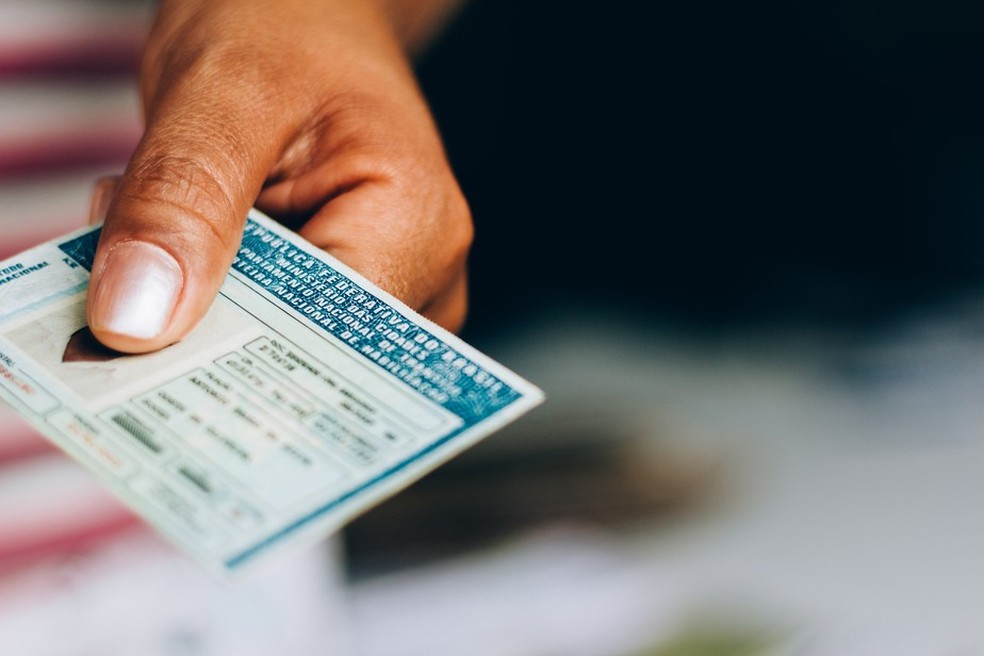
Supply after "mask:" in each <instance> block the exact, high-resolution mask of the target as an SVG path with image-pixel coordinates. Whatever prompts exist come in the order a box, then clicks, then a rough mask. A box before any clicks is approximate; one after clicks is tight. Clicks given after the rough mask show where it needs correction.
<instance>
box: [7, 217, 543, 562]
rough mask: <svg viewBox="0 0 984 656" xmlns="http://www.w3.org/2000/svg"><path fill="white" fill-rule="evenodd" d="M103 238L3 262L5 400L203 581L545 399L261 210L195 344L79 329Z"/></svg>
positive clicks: (334, 522) (328, 521)
mask: <svg viewBox="0 0 984 656" xmlns="http://www.w3.org/2000/svg"><path fill="white" fill-rule="evenodd" d="M98 238H99V229H98V228H95V229H89V230H85V231H81V232H78V233H75V234H72V235H68V236H66V237H64V238H61V239H57V240H54V241H52V242H48V243H45V244H42V245H41V246H38V247H36V248H33V249H31V250H29V251H26V252H24V253H22V254H20V255H18V256H16V257H13V258H11V259H9V260H6V261H5V262H2V263H0V398H3V399H4V400H5V401H7V402H8V403H9V404H10V405H11V406H13V407H14V408H15V409H16V410H17V411H18V412H19V413H20V414H21V415H23V416H24V417H25V418H26V419H27V420H28V421H29V422H30V423H31V424H33V425H34V426H35V427H36V428H37V429H39V430H40V431H41V432H42V433H43V434H44V435H46V436H47V437H48V438H50V439H51V440H52V441H53V442H54V443H55V444H56V445H58V446H59V447H60V448H61V449H63V450H64V451H65V452H66V453H68V454H69V455H70V456H72V457H73V458H75V459H76V460H77V461H78V462H80V463H81V464H82V465H84V466H85V467H87V468H89V469H90V470H91V471H92V472H93V473H94V474H95V475H96V476H98V477H99V479H100V480H102V482H103V483H105V484H106V485H107V486H108V487H109V488H110V489H111V490H113V491H114V492H115V493H116V494H117V495H118V496H119V497H120V499H122V500H123V501H124V502H125V503H126V504H128V505H129V506H130V507H131V508H132V509H134V510H135V511H136V512H137V513H138V514H140V515H141V516H142V517H143V518H145V519H146V520H147V521H148V522H149V523H150V524H152V525H153V526H154V527H155V528H156V529H157V530H158V531H159V532H161V533H162V534H163V535H165V536H166V537H168V538H170V539H171V540H172V541H173V542H175V543H176V544H177V545H179V546H180V547H181V548H182V549H183V550H185V551H186V552H187V553H189V554H190V555H191V556H193V557H194V558H195V559H196V560H198V561H199V562H201V563H202V564H203V565H205V566H206V567H207V568H209V569H210V570H212V571H214V572H216V573H218V574H220V575H226V574H231V573H234V572H239V571H242V570H244V569H247V568H248V567H249V566H251V565H253V564H254V563H256V562H258V561H260V560H262V558H263V557H264V556H266V555H267V554H270V553H272V552H275V551H278V550H280V549H283V548H285V547H286V546H287V545H298V544H302V543H310V542H313V541H315V540H318V539H320V538H323V537H325V536H326V535H328V534H329V533H330V532H332V531H334V530H336V529H338V528H340V527H341V526H342V525H344V524H345V523H346V522H347V521H349V520H351V519H352V518H354V517H355V516H357V515H358V514H360V513H361V512H363V511H365V510H367V509H368V508H369V507H370V506H372V505H375V504H376V503H378V502H379V501H381V500H382V499H384V498H386V497H387V496H390V495H392V494H394V493H396V492H397V491H399V490H400V489H402V488H404V487H406V486H407V485H409V484H410V483H412V482H413V481H415V480H417V479H419V478H420V477H421V476H423V475H424V474H425V473H427V472H428V471H430V470H432V469H434V468H435V467H437V466H438V465H440V464H441V463H442V462H445V461H446V460H448V459H449V458H451V457H452V456H454V455H456V454H458V453H459V452H461V451H462V450H464V449H466V448H467V447H469V446H470V445H472V444H474V443H475V442H477V441H478V440H479V439H481V438H482V437H484V436H486V435H488V434H489V433H491V432H492V431H494V430H496V429H498V428H500V427H502V426H503V425H505V424H507V423H508V422H510V421H512V420H514V419H516V418H517V417H519V416H520V415H521V414H522V413H524V412H526V411H527V410H529V409H530V408H532V407H533V406H535V405H536V404H538V403H540V402H541V400H542V398H543V397H542V393H541V392H540V391H539V390H538V389H537V388H536V387H534V386H533V385H531V384H530V383H528V382H526V381H525V380H523V379H522V378H520V377H519V376H517V375H516V374H514V373H512V372H511V371H509V370H508V369H506V368H505V367H503V366H502V365H500V364H498V363H496V362H494V361H492V360H491V359H490V358H488V357H486V356H484V355H482V354H481V353H479V352H478V351H476V350H475V349H473V348H471V347H470V346H468V345H467V344H465V343H464V342H462V341H461V340H460V339H458V338H457V337H455V336H454V335H452V334H451V333H449V332H448V331H446V330H443V329H442V328H440V327H438V326H436V325H435V324H433V323H431V322H429V321H428V320H426V319H424V318H423V317H421V316H419V315H417V314H416V313H415V312H414V311H412V310H411V309H409V308H408V307H407V306H405V305H404V304H402V303H401V302H400V301H398V300H396V299H395V298H393V297H392V296H390V295H389V294H387V293H386V292H384V291H382V290H380V289H378V288H377V287H375V286H374V285H373V284H372V283H370V282H369V281H367V280H366V279H364V278H363V277H362V276H360V275H359V274H358V273H356V272H355V271H353V270H351V269H349V268H348V267H346V266H345V265H344V264H342V263H340V262H338V261H337V260H335V259H334V258H332V257H331V256H330V255H328V254H326V253H325V252H323V251H322V250H320V249H318V248H317V247H315V246H313V245H312V244H310V243H308V242H306V241H304V240H303V239H301V238H300V237H299V236H297V235H296V234H294V233H293V232H290V231H289V230H287V229H285V228H283V227H282V226H280V225H278V224H277V223H275V222H273V221H272V220H270V219H268V218H267V217H265V216H263V215H262V214H260V213H259V212H256V211H255V210H254V211H253V212H251V213H250V215H249V217H248V220H247V223H246V227H245V230H244V233H243V240H242V245H241V247H240V249H239V252H238V254H237V256H236V259H235V261H234V263H233V265H232V269H231V270H230V272H229V275H228V276H227V278H226V281H225V283H224V285H223V287H222V290H221V292H220V294H219V296H218V298H217V299H216V301H215V303H214V304H213V305H212V307H211V309H210V310H209V312H208V314H207V315H206V316H205V318H204V319H203V320H202V322H201V323H200V324H199V325H198V326H197V327H196V328H195V329H194V330H193V331H192V333H191V334H189V335H188V336H187V337H186V338H185V339H184V340H182V341H181V342H178V343H177V344H174V345H172V346H170V347H168V348H165V349H163V350H161V351H158V352H156V353H150V354H145V355H123V354H120V353H117V352H114V351H110V350H108V349H106V348H104V347H102V346H101V345H100V344H99V343H98V342H96V341H95V339H94V338H93V337H92V335H91V333H90V332H89V330H88V328H87V327H86V319H85V300H86V289H87V287H88V283H89V269H90V267H91V264H92V260H93V256H94V253H95V247H96V243H97V241H98Z"/></svg>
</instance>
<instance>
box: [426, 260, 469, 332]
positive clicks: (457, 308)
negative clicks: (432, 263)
mask: <svg viewBox="0 0 984 656" xmlns="http://www.w3.org/2000/svg"><path fill="white" fill-rule="evenodd" d="M420 313H421V314H422V315H424V316H425V317H427V318H428V319H430V320H431V321H433V322H434V323H436V324H437V325H439V326H441V327H442V328H445V329H446V330H450V331H451V332H453V333H456V332H459V331H460V330H461V329H462V328H463V327H464V325H465V317H466V316H467V314H468V279H467V277H466V276H465V275H464V273H462V274H461V275H460V276H458V277H457V278H455V279H454V282H452V283H451V285H450V286H449V287H448V288H447V289H445V290H444V291H443V292H441V293H440V294H438V295H437V296H435V297H434V298H433V299H431V301H430V302H429V303H427V305H425V306H424V307H422V308H420Z"/></svg>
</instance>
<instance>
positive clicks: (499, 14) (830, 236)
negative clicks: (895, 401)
mask: <svg viewBox="0 0 984 656" xmlns="http://www.w3.org/2000/svg"><path fill="white" fill-rule="evenodd" d="M419 75H420V79H421V84H422V86H423V88H424V91H425V93H426V95H427V96H428V98H429V100H430V102H431V105H432V107H433V110H434V113H435V115H436V117H437V119H438V122H439V125H440V128H441V130H442V133H443V134H444V137H445V140H446V143H447V147H448V151H449V156H450V158H451V160H452V164H453V166H454V167H455V170H456V172H457V174H458V176H459V179H460V181H461V183H462V186H463V188H464V190H465V193H466V196H467V197H468V198H469V200H470V202H471V205H472V210H473V213H474V216H475V223H476V230H477V232H476V242H475V247H474V250H473V256H472V259H471V263H472V266H471V273H472V306H471V308H472V309H471V313H470V319H469V323H468V326H467V327H466V330H465V333H464V336H465V338H466V339H469V340H471V341H473V342H476V343H478V344H481V343H482V342H483V340H485V339H486V337H488V336H489V335H494V334H496V335H497V334H501V332H502V331H503V330H508V329H509V328H511V327H514V326H516V325H519V324H521V323H522V322H523V320H524V318H526V317H529V316H532V315H535V314H537V313H542V312H544V311H549V308H550V307H553V306H556V305H564V304H566V305H568V306H569V305H570V304H583V305H584V307H585V311H589V312H598V311H601V310H602V309H611V310H614V311H621V312H627V313H629V314H630V315H631V316H633V317H638V318H642V317H649V316H652V317H655V318H659V319H662V320H671V321H678V322H683V323H685V324H692V325H693V326H695V327H700V328H702V329H711V330H714V329H717V328H727V327H729V326H733V325H735V324H738V323H747V322H761V321H790V320H792V321H806V322H817V323H835V324H847V325H851V326H863V325H868V324H871V323H878V322H884V321H885V320H891V318H892V317H893V316H895V315H896V314H898V313H899V312H905V311H907V310H909V309H911V308H912V307H914V306H920V305H926V304H932V303H935V302H937V301H940V300H942V299H945V298H949V297H952V296H954V295H960V294H963V293H966V292H967V291H969V290H973V289H975V288H978V287H979V286H980V284H981V281H982V278H984V276H982V273H984V268H982V266H981V257H980V251H981V244H982V227H981V226H982V216H981V214H982V212H981V209H982V207H984V194H982V189H984V94H982V93H981V84H982V77H984V5H981V4H980V3H969V2H965V3H945V2H943V3H941V2H905V1H898V0H877V1H875V0H844V1H842V2H799V3H797V2H775V1H774V2H755V3H734V2H728V1H724V0H712V1H710V2H699V3H638V2H626V1H622V0H614V1H609V2H604V3H584V2H574V3H571V2H557V1H553V0H473V1H472V2H471V3H470V4H469V5H468V6H467V7H466V8H465V10H464V11H463V13H462V14H461V15H460V17H459V19H458V20H457V21H456V22H455V23H454V24H453V25H452V27H451V29H450V30H449V31H448V32H447V33H446V34H445V36H444V37H443V39H442V40H441V41H440V42H439V43H438V44H437V46H436V47H435V48H434V49H432V50H431V51H430V52H429V53H428V55H427V56H426V57H425V58H424V59H423V60H422V61H421V62H420V65H419Z"/></svg>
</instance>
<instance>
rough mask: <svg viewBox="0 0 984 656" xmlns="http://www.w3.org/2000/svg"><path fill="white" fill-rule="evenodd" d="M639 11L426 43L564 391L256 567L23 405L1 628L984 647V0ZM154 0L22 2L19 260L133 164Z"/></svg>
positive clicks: (491, 22) (9, 491)
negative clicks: (62, 447) (339, 530)
mask: <svg viewBox="0 0 984 656" xmlns="http://www.w3.org/2000/svg"><path fill="white" fill-rule="evenodd" d="M638 4H639V3H629V2H614V3H605V4H604V5H598V4H592V3H569V2H568V3H561V2H553V1H546V0H536V1H532V2H530V1H525V0H522V1H521V0H515V1H512V0H472V2H471V3H470V4H469V5H468V6H467V7H466V8H465V9H464V11H463V13H462V14H461V15H460V16H459V17H458V19H457V20H456V21H455V22H454V23H452V25H451V27H450V29H449V31H448V32H447V33H446V34H445V36H444V37H443V38H442V39H441V40H440V41H439V42H438V43H437V45H436V47H434V48H433V49H432V50H430V51H429V52H427V53H425V55H424V57H423V59H422V60H421V61H420V62H419V70H420V74H421V81H422V86H423V89H424V91H425V93H426V94H427V95H428V97H429V98H430V99H431V101H432V103H433V106H434V109H435V114H436V117H437V119H438V122H439V125H440V126H441V128H442V131H443V132H444V134H445V137H446V138H447V143H448V151H449V155H450V157H451V160H452V163H453V164H454V166H455V168H456V170H457V171H458V173H459V176H460V178H461V181H462V185H463V187H464V189H465V192H466V195H467V196H468V197H469V199H470V201H471V204H472V207H473V210H474V213H475V221H476V227H477V233H476V234H477V241H476V246H475V251H474V258H473V263H472V280H473V283H472V289H473V295H472V296H473V298H472V300H473V310H472V313H471V318H470V321H469V325H468V326H467V328H466V331H465V334H464V336H465V337H466V339H468V340H469V341H471V342H472V343H474V344H475V345H476V346H478V347H479V348H481V349H483V350H485V351H487V352H488V353H490V354H491V355H492V356H493V357H496V358H497V359H500V360H502V361H503V362H504V364H506V365H507V366H510V367H511V368H513V369H515V370H516V371H518V372H520V373H521V374H522V375H524V376H525V377H527V378H529V379H530V380H532V381H534V382H536V383H537V384H538V385H540V386H542V387H543V388H544V390H545V391H546V392H547V395H548V400H547V403H546V404H545V405H544V406H543V407H542V408H540V409H538V410H537V411H535V412H534V413H532V414H531V415H530V416H528V417H526V418H524V419H523V420H522V421H521V422H519V423H517V424H516V425H514V426H512V427H510V428H508V429H507V430H505V431H503V432H501V433H499V434H497V435H494V436H492V437H490V438H489V439H488V440H486V441H485V442H483V443H482V444H480V445H479V446H478V447H476V448H474V449H472V450H470V451H468V452H466V453H465V454H463V455H462V456H460V457H459V458H457V459H456V460H455V461H453V462H452V463H449V464H448V465H446V466H444V467H442V468H440V469H439V470H437V471H436V472H434V474H432V475H431V476H429V477H427V478H426V479H424V480H423V481H421V482H420V483H418V484H416V485H414V486H412V487H411V488H410V489H409V490H407V491H405V492H403V493H401V494H399V495H397V496H396V497H394V498H393V499H391V500H389V501H388V502H386V503H384V504H382V505H381V506H380V507H378V508H377V509H376V510H374V511H372V512H370V513H369V514H367V515H365V516H364V517H362V518H360V519H359V520H357V521H356V522H354V523H353V524H352V525H351V526H349V527H348V528H347V529H346V530H345V531H344V532H343V534H342V535H341V536H340V540H339V541H336V542H332V543H330V544H326V545H323V546H321V547H318V548H316V549H313V550H311V551H310V552H307V553H305V554H304V555H303V556H299V557H298V558H297V559H295V560H291V561H289V562H282V563H280V565H279V567H280V568H271V570H270V571H269V572H266V573H264V575H263V576H260V577H259V578H258V579H256V580H255V581H253V582H251V583H249V584H246V585H244V586H241V587H235V588H231V589H227V588H219V587H217V586H215V585H214V584H213V583H212V582H211V581H209V580H208V579H206V578H205V576H206V575H205V574H204V573H202V572H199V571H198V570H197V569H195V568H194V566H192V565H190V564H189V563H186V562H185V561H183V560H182V559H181V558H180V557H179V556H177V555H176V554H174V553H173V552H172V551H171V550H170V549H169V548H168V547H166V546H163V545H162V544H161V543H160V542H159V541H157V540H156V538H154V537H153V536H151V535H149V534H148V533H147V532H146V531H144V530H143V529H141V528H140V527H139V526H138V525H136V524H135V523H134V522H133V519H132V517H130V516H129V515H128V513H126V512H125V511H123V510H122V509H121V508H120V507H119V506H118V505H116V504H115V502H113V501H112V500H111V499H109V498H108V497H106V496H105V494H104V493H102V492H101V490H100V489H99V488H98V487H97V486H96V485H95V483H93V482H92V481H89V480H87V477H86V476H85V475H84V474H83V473H82V472H81V471H79V470H78V469H77V468H75V467H74V465H72V464H71V463H69V462H67V461H65V460H64V459H63V458H62V457H61V456H58V455H56V454H54V453H53V452H51V450H50V449H48V448H46V447H45V445H44V444H43V443H41V442H40V441H38V440H37V439H36V438H34V437H33V435H32V434H31V433H30V431H27V430H26V429H24V428H23V427H22V426H21V425H20V424H18V423H17V422H16V421H14V420H12V419H4V420H3V421H2V426H3V429H2V431H0V647H3V648H8V647H10V649H11V650H12V652H17V653H32V654H33V653H39V654H57V655H59V656H61V655H65V656H83V655H85V654H89V653H99V654H114V653H120V654H134V653H140V654H143V653H147V654H158V653H159V654H207V655H212V654H216V655H222V656H225V654H229V653H237V654H250V653H284V654H303V655H304V656H308V655H312V654H340V655H342V656H347V655H349V654H351V655H352V656H404V655H406V656H410V655H418V654H419V655H424V654H426V655H428V656H434V655H437V654H448V655H452V654H453V655H455V656H457V655H459V654H468V655H469V656H483V655H489V656H541V655H545V654H556V655H559V656H580V655H582V654H583V655H585V656H588V655H590V656H595V655H597V656H682V655H685V656H703V655H704V654H714V655H715V656H745V655H753V654H754V655H759V656H764V655H766V654H793V653H795V654H806V655H809V656H854V655H858V656H868V655H873V656H880V655H881V654H892V655H893V656H908V655H909V654H912V655H913V656H915V655H917V654H918V655H920V656H921V655H925V654H939V655H941V656H942V655H949V654H955V653H961V654H962V653H977V652H979V651H982V650H984V628H982V627H981V624H980V622H979V621H978V618H977V615H978V614H979V611H980V609H981V608H982V607H984V592H982V587H981V585H980V584H979V581H980V580H982V579H984V562H982V559H981V557H980V554H981V553H982V552H984V520H981V519H979V518H978V517H977V513H976V508H977V505H978V499H979V498H980V497H981V496H982V495H984V475H982V472H984V437H982V436H984V404H982V403H981V399H982V397H984V285H982V280H984V276H982V275H981V274H982V273H984V268H982V267H981V263H982V262H984V259H982V258H981V257H980V253H981V252H982V245H984V244H982V232H981V228H980V226H981V225H982V223H981V221H982V220H984V218H982V216H981V211H980V210H981V208H984V166H982V163H984V119H982V118H981V117H984V86H982V85H981V84H980V82H979V80H980V76H981V73H982V72H984V19H982V16H981V15H980V14H981V12H980V9H979V8H977V7H976V5H974V6H972V5H971V4H970V3H965V4H961V3H956V4H947V5H946V6H943V5H939V4H938V3H936V4H934V3H928V2H893V3H883V2H876V1H874V0H855V1H854V2H843V3H819V2H816V3H805V4H803V3H799V4H797V5H795V6H793V5H789V4H788V3H786V4H784V3H778V2H761V3H753V4H752V5H747V4H745V5H741V4H735V3H727V2H724V1H723V0H722V1H721V2H713V3H711V4H707V3H704V4H699V5H693V4H689V5H688V4H684V5H673V6H670V5H660V6H659V7H649V12H650V13H649V14H643V13H641V11H642V10H641V9H640V8H639V7H638ZM148 10H149V5H147V4H143V3H139V2H138V3H127V2H72V3H68V2H50V0H49V1H46V2H31V3H28V2H13V1H12V0H8V2H6V3H3V4H0V26H2V28H0V41H2V43H0V74H2V76H0V229H2V230H3V234H4V237H5V239H4V240H3V242H4V245H3V247H2V248H7V249H10V250H9V252H13V251H14V250H16V249H19V248H20V247H22V246H23V245H26V244H27V243H29V242H31V241H32V240H37V241H40V240H41V239H43V238H46V237H47V236H50V235H52V234H56V233H58V232H60V231H62V230H64V229H67V228H69V227H74V226H75V225H80V224H81V222H82V220H83V219H84V215H85V209H86V206H87V198H88V192H89V186H90V183H91V180H92V179H93V178H95V177H96V176H98V175H101V174H103V173H106V172H116V171H118V170H119V168H120V167H121V166H122V164H123V162H124V161H125V159H126V153H127V152H129V148H130V147H132V143H133V142H134V140H135V139H136V137H137V135H138V133H139V119H138V111H137V103H136V96H135V95H134V92H133V90H132V86H131V85H132V71H133V66H134V62H135V57H136V54H135V49H136V47H137V45H138V41H139V39H137V38H135V36H134V35H135V34H136V33H137V32H138V31H139V29H142V28H137V27H134V26H138V25H144V23H143V22H141V21H143V17H145V16H146V13H147V12H148ZM80 12H81V13H80ZM86 12H88V13H86ZM80 16H84V17H82V18H80ZM124 24H125V25H129V26H131V28H130V30H129V31H127V30H121V29H120V28H119V26H120V25H124ZM14 25H18V26H21V27H22V28H23V29H19V28H16V27H12V26H14ZM52 25H54V26H56V27H55V28H53V27H52ZM106 25H110V26H111V27H110V28H108V29H107V28H106V27H105V26H106ZM38 26H40V27H38ZM29 28H30V29H29ZM32 30H33V33H34V34H35V35H41V36H40V37H38V39H39V40H38V41H37V42H36V43H35V45H30V44H31V39H30V34H32ZM73 30H74V31H73ZM52 34H54V35H57V36H58V38H57V39H54V38H51V35H52ZM67 34H69V36H66V35H67ZM93 35H95V36H93ZM110 37H112V39H111V38H110ZM56 42H57V43H59V44H63V45H64V44H68V45H69V46H72V48H75V49H74V50H72V49H71V48H69V49H68V50H67V51H68V52H74V53H80V52H81V53H83V54H85V56H84V57H83V56H81V55H77V56H69V57H66V56H65V52H66V50H65V49H64V48H63V47H62V45H59V46H57V47H55V46H54V45H53V44H55V43H56ZM25 44H28V45H25ZM38 44H40V45H38ZM80 44H81V45H80ZM66 47H67V46H66ZM25 53H26V54H25ZM28 55H29V56H28ZM87 62H88V63H87ZM338 547H344V554H341V553H339V552H338V550H337V548H338ZM333 549H335V551H333ZM123 615H125V617H126V618H127V620H126V622H125V629H126V631H124V632H123V633H115V632H114V631H115V629H114V627H119V626H120V619H119V618H120V617H121V616H123ZM16 648H19V649H16Z"/></svg>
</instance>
